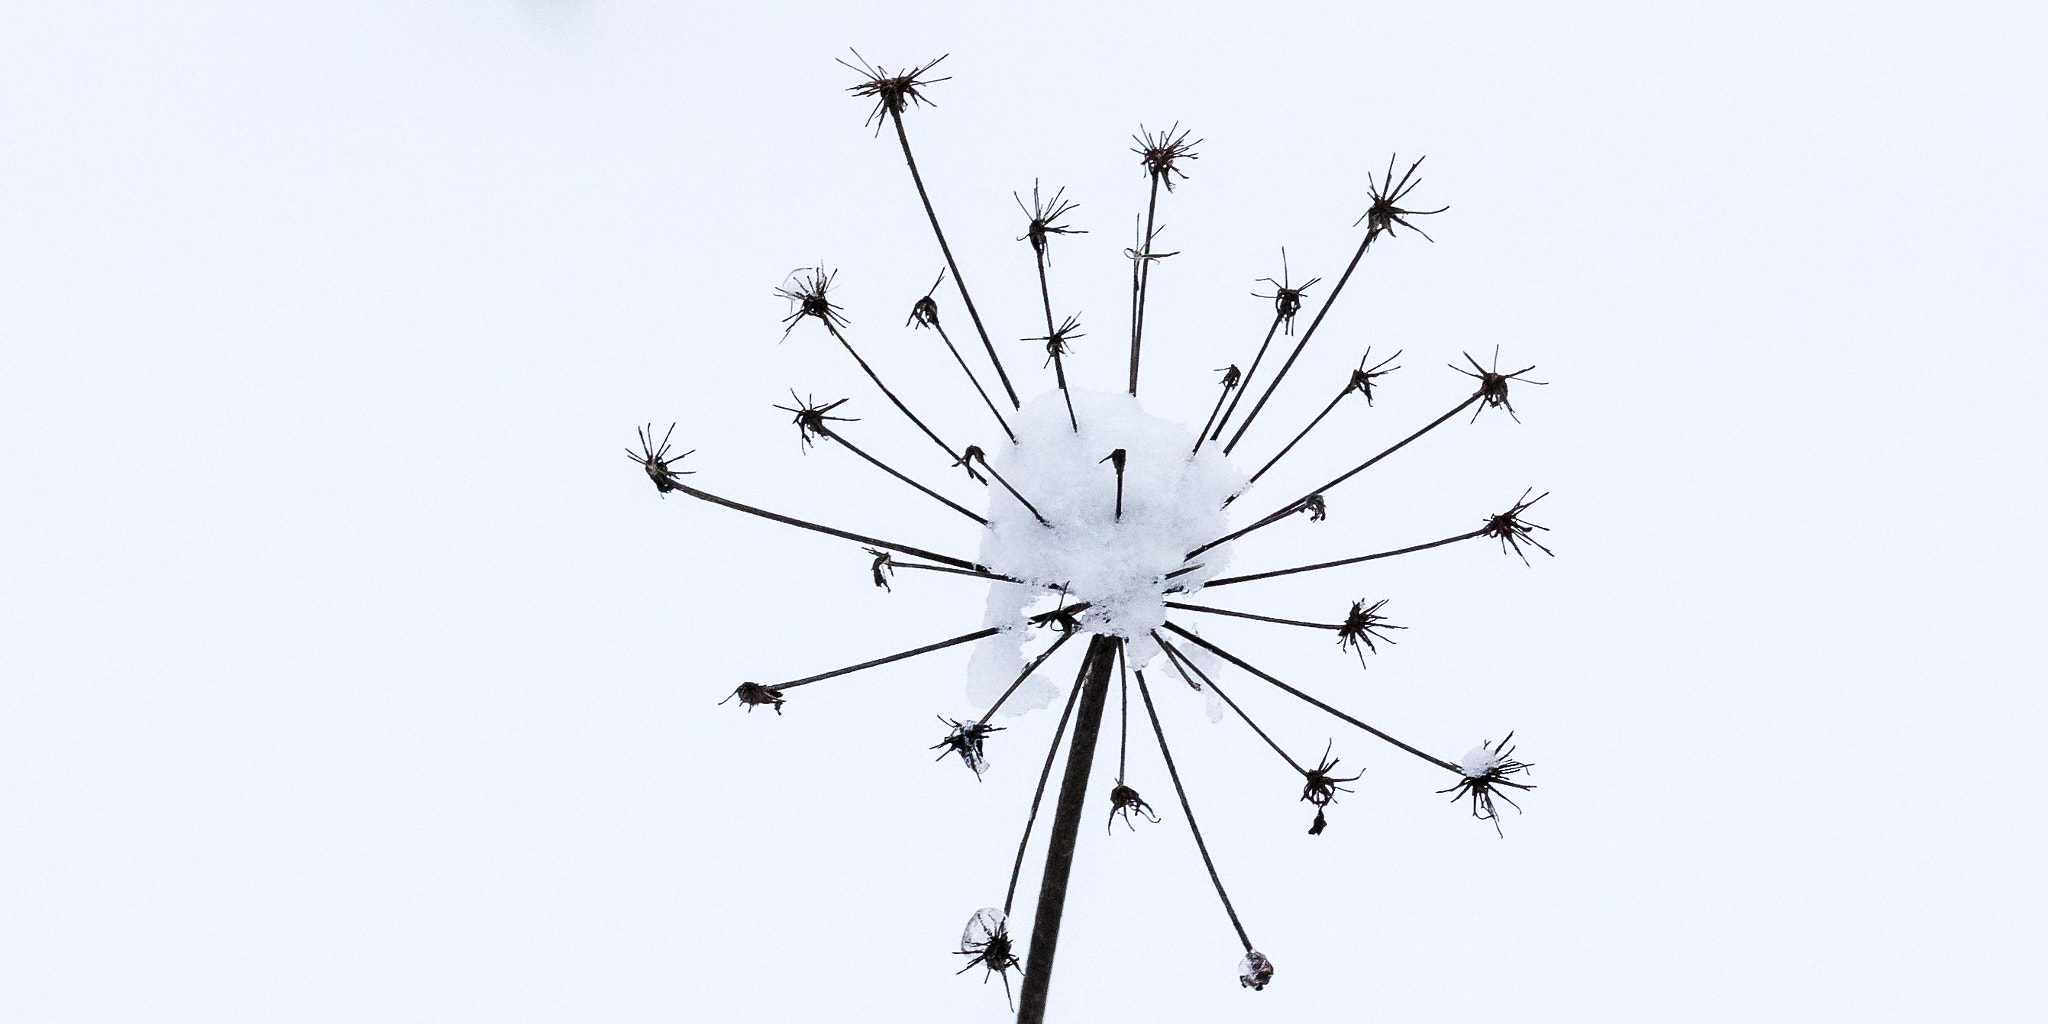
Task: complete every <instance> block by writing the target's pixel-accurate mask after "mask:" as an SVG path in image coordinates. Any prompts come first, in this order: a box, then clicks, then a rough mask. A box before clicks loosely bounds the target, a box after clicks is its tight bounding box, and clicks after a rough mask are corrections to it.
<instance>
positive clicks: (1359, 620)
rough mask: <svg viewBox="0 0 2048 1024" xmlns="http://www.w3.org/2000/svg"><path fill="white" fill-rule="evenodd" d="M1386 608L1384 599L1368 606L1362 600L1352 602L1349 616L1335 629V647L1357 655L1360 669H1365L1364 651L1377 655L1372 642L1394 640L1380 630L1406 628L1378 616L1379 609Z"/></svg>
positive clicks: (1389, 641) (1377, 650) (1390, 641)
mask: <svg viewBox="0 0 2048 1024" xmlns="http://www.w3.org/2000/svg"><path fill="white" fill-rule="evenodd" d="M1386 606H1387V602H1386V601H1385V600H1384V599H1382V600H1379V601H1375V602H1373V603H1372V604H1370V605H1368V604H1366V603H1365V602H1364V601H1362V600H1359V601H1353V602H1351V612H1350V614H1348V615H1346V616H1344V623H1343V625H1340V626H1338V627H1337V646H1339V647H1344V648H1348V649H1349V650H1351V651H1352V652H1353V653H1355V654H1357V655H1358V665H1359V667H1360V668H1364V667H1365V652H1366V651H1371V652H1373V653H1374V654H1378V653H1379V648H1377V647H1374V646H1373V644H1372V642H1373V641H1374V640H1380V641H1384V642H1386V643H1393V642H1394V639H1393V638H1392V637H1390V636H1387V635H1386V634H1385V633H1383V632H1381V631H1382V630H1388V629H1407V628H1408V627H1406V626H1396V625H1394V624H1393V623H1391V622H1388V621H1387V617H1386V616H1384V615H1381V614H1380V609H1381V608H1385V607H1386Z"/></svg>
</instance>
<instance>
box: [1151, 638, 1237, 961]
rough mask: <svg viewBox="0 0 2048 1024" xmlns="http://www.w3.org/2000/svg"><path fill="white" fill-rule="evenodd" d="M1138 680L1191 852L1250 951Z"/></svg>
mask: <svg viewBox="0 0 2048 1024" xmlns="http://www.w3.org/2000/svg"><path fill="white" fill-rule="evenodd" d="M1132 674H1133V675H1136V676H1137V677H1138V696H1139V697H1142V698H1144V701H1145V714H1146V715H1147V716H1149V717H1150V718H1151V719H1152V734H1153V735H1154V736H1157V737H1159V756H1160V757H1162V758H1164V759H1165V761H1166V775H1167V777H1168V778H1171V779H1172V780H1173V793H1174V795H1175V796H1178V797H1180V810H1181V813H1182V814H1185V815H1187V816H1188V831H1189V832H1192V833H1194V836H1195V849H1196V850H1199V851H1200V852H1201V854H1202V866H1203V867H1205V868H1208V869H1209V881H1211V882H1213V883H1215V885H1216V896H1217V898H1218V899H1221V900H1222V901H1223V912H1224V913H1226V914H1229V915H1230V927H1232V928H1235V929H1237V940H1238V941H1239V942H1242V943H1244V951H1245V952H1247V953H1249V952H1251V951H1252V940H1251V936H1249V935H1246V934H1245V933H1244V923H1243V922H1241V921H1239V920H1238V919H1237V908H1235V907H1233V906H1231V905H1230V894H1229V893H1227V892H1224V891H1223V878H1222V877H1221V876H1220V875H1218V874H1216V862H1215V861H1214V860H1212V859H1210V857H1209V844H1207V843H1205V842H1203V841H1202V826H1200V825H1197V824H1195V809H1194V808H1193V807H1192V806H1190V805H1189V804H1188V791H1187V787H1185V786H1182V785H1181V784H1180V770H1179V769H1177V768H1175V767H1174V766H1173V751H1171V750H1168V749H1166V730H1165V729H1163V728H1161V727H1160V725H1159V711H1158V710H1157V709H1156V708H1154V707H1153V706H1152V691H1151V690H1150V689H1149V688H1147V687H1146V686H1145V673H1144V672H1143V671H1142V670H1141V671H1138V672H1135V673H1132Z"/></svg>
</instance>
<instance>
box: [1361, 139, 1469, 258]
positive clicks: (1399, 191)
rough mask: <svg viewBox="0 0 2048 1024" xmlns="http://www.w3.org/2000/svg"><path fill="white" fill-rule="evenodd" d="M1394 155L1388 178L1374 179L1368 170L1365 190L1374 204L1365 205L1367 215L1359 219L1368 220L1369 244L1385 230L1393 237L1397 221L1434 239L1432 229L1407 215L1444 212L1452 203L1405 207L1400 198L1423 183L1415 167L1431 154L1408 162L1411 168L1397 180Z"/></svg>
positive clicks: (1390, 159) (1425, 237) (1366, 232)
mask: <svg viewBox="0 0 2048 1024" xmlns="http://www.w3.org/2000/svg"><path fill="white" fill-rule="evenodd" d="M1394 159H1395V158H1394V157H1391V156H1390V157H1388V158H1387V177H1386V180H1384V181H1374V180H1373V177H1372V173H1371V172H1367V173H1366V176H1365V189H1366V193H1367V194H1368V195H1370V196H1371V197H1372V205H1371V206H1368V207H1366V210H1365V214H1364V216H1361V217H1359V218H1358V219H1359V221H1361V222H1363V223H1364V224H1365V234H1366V244H1368V245H1370V244H1372V240H1373V239H1375V238H1378V237H1379V236H1380V234H1381V233H1382V232H1384V233H1385V234H1386V235H1387V236H1388V237H1390V238H1391V237H1393V236H1394V225H1396V224H1399V225H1401V226H1402V227H1404V228H1407V229H1409V230H1410V231H1413V232H1415V233H1416V234H1418V235H1421V236H1422V237H1423V238H1424V239H1427V240H1428V241H1431V242H1434V241H1436V239H1434V238H1430V237H1429V232H1427V231H1424V230H1422V229H1421V228H1418V227H1416V226H1415V225H1414V224H1413V223H1412V222H1410V221H1409V220H1408V218H1410V217H1428V216H1432V215H1434V214H1439V213H1442V212H1444V211H1445V210H1448V209H1450V207H1448V206H1439V207H1437V208H1436V209H1434V210H1406V209H1402V208H1401V206H1400V203H1401V200H1403V199H1406V198H1407V197H1408V193H1410V192H1413V191H1415V187H1416V186H1417V185H1420V184H1422V179H1421V178H1417V177H1416V176H1415V170H1416V168H1418V167H1421V166H1422V161H1423V160H1427V159H1429V158H1428V157H1423V158H1421V159H1419V160H1416V161H1415V162H1414V163H1412V164H1409V165H1408V170H1407V171H1406V172H1404V173H1403V174H1402V175H1401V180H1400V181H1395V180H1394Z"/></svg>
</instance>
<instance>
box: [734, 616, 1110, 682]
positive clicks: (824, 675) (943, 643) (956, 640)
mask: <svg viewBox="0 0 2048 1024" xmlns="http://www.w3.org/2000/svg"><path fill="white" fill-rule="evenodd" d="M1086 607H1088V606H1087V605H1086V604H1072V605H1068V606H1066V607H1064V608H1058V609H1055V610H1053V611H1049V612H1041V613H1039V614H1037V615H1034V616H1032V617H1031V621H1033V622H1046V621H1049V620H1051V619H1054V618H1057V617H1060V616H1070V615H1073V614H1074V613H1076V612H1079V611H1080V610H1082V609H1084V608H1086ZM1000 632H1002V629H1001V628H1000V627H997V626H990V627H988V628H987V629H977V630H975V631H974V632H972V633H962V634H960V635H959V636H956V637H952V638H950V639H946V640H940V641H938V642H937V643H929V644H926V645H924V646H923V647H913V648H911V649H910V650H907V651H899V652H897V653H895V654H891V655H888V656H886V657H881V658H876V659H874V660H872V661H863V662H861V663H860V664H858V665H848V666H846V667H845V668H835V669H833V670H832V671H830V672H820V673H818V674H817V675H814V676H805V677H803V678H802V679H792V680H790V681H789V682H786V683H776V684H775V685H774V686H771V687H769V689H771V690H777V691H781V690H790V689H795V688H796V687H799V686H808V685H810V684H811V683H815V682H820V681H822V680H826V679H834V678H837V677H839V676H844V675H851V674H853V673H855V672H861V671H865V670H867V669H871V668H876V667H879V666H882V665H887V664H889V663H891V662H896V661H902V660H903V659H905V658H915V657H917V656H918V655H920V654H930V653H931V652H933V651H943V650H945V649H946V648H948V647H956V646H958V645H960V644H966V643H973V642H974V641H976V640H979V639H981V638H982V637H986V636H994V635H996V634H997V633H1000Z"/></svg>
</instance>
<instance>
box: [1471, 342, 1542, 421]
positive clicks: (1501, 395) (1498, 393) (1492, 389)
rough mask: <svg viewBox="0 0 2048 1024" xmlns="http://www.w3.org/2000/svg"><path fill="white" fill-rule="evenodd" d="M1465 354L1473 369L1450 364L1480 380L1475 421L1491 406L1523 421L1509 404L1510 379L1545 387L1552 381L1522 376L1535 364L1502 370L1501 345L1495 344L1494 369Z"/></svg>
mask: <svg viewBox="0 0 2048 1024" xmlns="http://www.w3.org/2000/svg"><path fill="white" fill-rule="evenodd" d="M1464 356H1465V361H1466V362H1468V363H1471V364H1472V369H1470V370H1467V369H1465V368H1464V367H1462V366H1459V365H1458V364H1456V363H1452V364H1450V366H1451V369H1453V370H1456V371H1458V372H1459V373H1462V374H1464V375H1465V376H1467V377H1471V378H1473V379H1475V380H1477V381H1479V390H1478V392H1476V393H1477V394H1478V396H1479V397H1480V399H1481V401H1480V403H1479V408H1477V409H1474V410H1472V419H1473V420H1475V421H1476V420H1478V419H1479V414H1480V413H1482V412H1484V411H1486V410H1487V409H1490V408H1491V409H1506V410H1507V411H1508V416H1509V417H1511V418H1512V419H1513V420H1514V421H1515V422H1516V423H1520V422H1522V418H1521V417H1520V416H1516V415H1515V407H1514V406H1512V405H1509V404H1508V381H1511V380H1512V381H1518V382H1520V383H1523V384H1534V385H1536V386H1537V387H1543V386H1546V385H1548V384H1549V383H1550V382H1549V381H1545V380H1530V379H1528V378H1527V377H1524V376H1522V375H1523V374H1525V373H1528V372H1529V371H1530V370H1533V369H1535V367H1534V366H1524V367H1522V368H1521V369H1519V370H1516V371H1515V372H1513V373H1502V372H1500V346H1499V345H1495V346H1494V347H1493V368H1492V369H1488V368H1486V367H1484V366H1481V365H1479V360H1477V359H1474V358H1472V353H1470V352H1466V353H1464Z"/></svg>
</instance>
